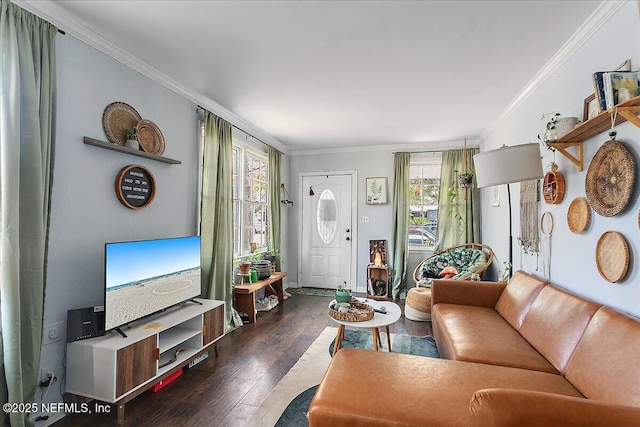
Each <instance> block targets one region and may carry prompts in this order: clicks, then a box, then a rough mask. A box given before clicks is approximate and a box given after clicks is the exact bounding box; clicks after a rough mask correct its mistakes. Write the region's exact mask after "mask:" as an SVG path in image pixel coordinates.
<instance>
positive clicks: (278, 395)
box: [249, 327, 439, 427]
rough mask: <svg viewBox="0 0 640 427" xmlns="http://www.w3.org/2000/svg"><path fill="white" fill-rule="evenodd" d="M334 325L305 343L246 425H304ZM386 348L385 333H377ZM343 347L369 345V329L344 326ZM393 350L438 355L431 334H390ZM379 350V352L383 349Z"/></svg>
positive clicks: (329, 349) (330, 346)
mask: <svg viewBox="0 0 640 427" xmlns="http://www.w3.org/2000/svg"><path fill="white" fill-rule="evenodd" d="M336 333H337V328H334V327H327V328H325V330H324V331H322V333H321V334H320V335H319V336H318V338H317V339H316V340H315V341H314V342H313V343H312V344H311V345H310V346H309V348H308V349H307V351H306V352H305V353H304V354H303V355H302V357H300V359H299V360H298V362H297V363H296V364H295V365H294V366H293V367H292V368H291V370H289V372H288V373H287V375H285V376H284V378H282V380H281V381H280V382H279V383H278V384H276V386H275V387H274V388H273V390H272V391H271V393H270V394H269V397H268V398H267V399H265V401H264V402H263V403H262V405H261V406H260V407H259V408H258V410H257V411H256V413H255V414H254V416H253V418H252V419H251V420H250V422H249V426H260V427H273V426H276V427H301V426H307V425H308V423H307V418H306V412H307V410H308V408H309V403H310V402H311V399H312V398H313V396H314V394H315V392H316V389H317V386H318V384H320V381H322V377H323V376H324V373H325V372H326V370H327V368H328V367H329V363H330V362H331V352H332V351H333V344H334V340H335V336H336ZM381 339H382V341H383V348H384V349H385V350H386V346H387V344H386V335H385V334H384V333H383V334H381ZM342 347H343V348H347V347H348V348H370V349H372V348H373V341H372V340H371V332H369V331H358V330H355V331H353V330H350V329H347V330H346V331H345V339H344V340H343V342H342ZM391 348H392V350H393V351H394V352H398V353H406V354H415V355H420V356H428V357H439V355H438V350H437V349H436V346H435V342H434V341H433V338H431V337H413V336H409V335H397V334H391ZM385 350H383V351H385Z"/></svg>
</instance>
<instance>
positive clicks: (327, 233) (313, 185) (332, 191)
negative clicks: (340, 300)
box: [300, 174, 355, 290]
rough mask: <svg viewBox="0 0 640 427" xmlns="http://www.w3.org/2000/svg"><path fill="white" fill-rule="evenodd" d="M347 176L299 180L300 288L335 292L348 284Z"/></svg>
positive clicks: (349, 216) (352, 286) (349, 196)
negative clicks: (300, 215)
mask: <svg viewBox="0 0 640 427" xmlns="http://www.w3.org/2000/svg"><path fill="white" fill-rule="evenodd" d="M354 180H355V177H353V176H352V175H351V174H335V175H331V174H329V175H320V176H303V177H302V218H301V221H300V222H301V224H302V234H301V235H302V239H301V240H302V241H301V251H300V253H301V260H300V269H301V272H300V273H301V274H300V277H301V279H302V283H301V285H302V286H304V287H312V288H327V289H335V288H336V287H337V286H338V285H340V284H342V282H345V281H346V282H347V284H348V286H349V288H350V289H353V290H355V284H352V283H351V281H352V269H351V266H352V263H353V260H352V257H353V251H352V249H353V248H352V245H353V238H354V237H355V236H354V235H353V234H354V233H353V227H352V191H353V190H352V183H353V182H354Z"/></svg>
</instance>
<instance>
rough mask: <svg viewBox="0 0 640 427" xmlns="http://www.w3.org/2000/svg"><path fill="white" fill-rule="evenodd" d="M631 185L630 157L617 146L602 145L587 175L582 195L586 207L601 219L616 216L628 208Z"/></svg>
mask: <svg viewBox="0 0 640 427" xmlns="http://www.w3.org/2000/svg"><path fill="white" fill-rule="evenodd" d="M635 181H636V161H635V158H634V157H633V154H631V152H630V151H629V150H628V149H627V148H626V147H625V146H624V145H623V144H622V143H621V142H618V141H616V140H614V139H612V140H611V141H607V142H605V143H604V144H603V145H602V147H600V148H599V149H598V151H597V152H596V154H595V156H593V160H592V161H591V164H590V165H589V170H588V171H587V178H586V180H585V193H586V194H587V200H588V201H589V205H590V206H591V207H592V208H593V210H594V211H596V212H597V213H599V214H600V215H602V216H607V217H609V216H615V215H617V214H619V213H620V212H622V211H623V210H624V209H625V208H626V207H627V205H628V204H629V200H630V199H631V195H632V193H633V187H634V185H635Z"/></svg>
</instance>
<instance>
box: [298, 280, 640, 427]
mask: <svg viewBox="0 0 640 427" xmlns="http://www.w3.org/2000/svg"><path fill="white" fill-rule="evenodd" d="M432 319H433V320H432V322H433V332H434V338H435V339H436V343H437V346H438V350H439V351H440V355H441V357H442V358H441V359H433V358H428V357H419V356H410V355H404V354H396V353H388V352H374V351H368V350H357V349H342V350H340V351H339V352H338V354H336V356H335V357H334V358H333V360H332V362H331V365H330V367H329V369H328V371H327V373H326V375H325V377H324V379H323V380H322V383H321V384H320V386H319V387H318V391H317V393H316V395H315V396H314V398H313V401H312V402H311V406H310V408H309V425H310V426H311V427H316V426H456V427H457V426H576V427H577V426H580V427H583V426H612V427H613V426H616V427H620V426H640V322H639V321H638V320H637V319H633V318H631V317H628V316H625V315H623V314H621V313H619V312H617V311H615V310H612V309H611V308H608V307H605V306H602V305H600V304H596V303H593V302H590V301H587V300H585V299H583V298H580V297H578V296H575V295H573V294H570V293H568V292H566V291H564V290H562V289H560V288H558V287H556V286H553V285H551V284H549V283H546V282H544V281H543V280H541V279H538V278H536V277H534V276H531V275H529V274H527V273H524V272H521V271H519V272H517V273H516V274H515V275H514V277H513V278H512V279H511V280H510V282H509V284H508V285H505V284H504V283H496V282H469V281H435V282H434V284H433V286H432Z"/></svg>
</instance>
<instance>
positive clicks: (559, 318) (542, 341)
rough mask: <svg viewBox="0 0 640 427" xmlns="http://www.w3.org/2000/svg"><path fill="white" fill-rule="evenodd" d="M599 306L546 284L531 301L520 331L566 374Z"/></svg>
mask: <svg viewBox="0 0 640 427" xmlns="http://www.w3.org/2000/svg"><path fill="white" fill-rule="evenodd" d="M598 308H600V305H598V304H595V303H593V302H590V301H587V300H584V299H582V298H578V297H577V296H575V295H571V294H569V293H568V292H565V291H563V290H561V289H559V288H556V287H555V286H552V285H547V286H545V287H544V288H543V289H542V290H541V291H540V293H539V294H538V296H537V297H536V299H535V300H534V301H533V303H532V304H531V307H530V308H529V311H528V312H527V315H526V316H525V318H524V321H523V322H522V326H521V327H520V334H522V336H523V337H524V338H525V339H526V340H527V341H528V342H529V343H530V344H531V345H532V346H534V347H535V348H536V350H538V352H540V354H542V355H543V356H544V357H545V359H547V360H548V361H549V362H550V363H551V364H552V365H553V366H554V367H555V368H556V369H557V370H558V371H560V372H562V373H563V374H564V373H565V372H566V369H567V363H568V362H569V358H570V357H571V355H572V354H573V351H574V350H575V348H576V345H577V344H578V341H580V338H582V334H583V333H584V331H585V329H586V328H587V325H588V324H589V321H590V320H591V318H592V317H593V315H594V314H595V312H596V311H597V310H598Z"/></svg>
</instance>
